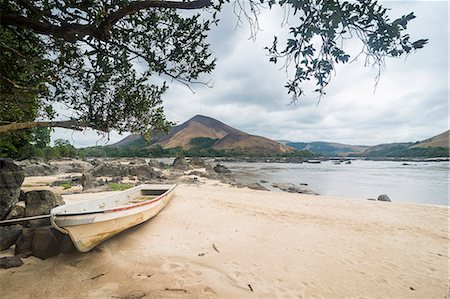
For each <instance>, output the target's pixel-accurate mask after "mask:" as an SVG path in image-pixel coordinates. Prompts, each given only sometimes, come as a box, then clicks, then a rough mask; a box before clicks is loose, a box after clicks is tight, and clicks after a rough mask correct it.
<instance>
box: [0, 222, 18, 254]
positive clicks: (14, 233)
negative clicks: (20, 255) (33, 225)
mask: <svg viewBox="0 0 450 299" xmlns="http://www.w3.org/2000/svg"><path fill="white" fill-rule="evenodd" d="M21 232H22V226H20V225H18V224H16V225H10V226H0V251H1V250H5V249H8V248H9V247H11V246H12V245H14V244H15V243H16V241H17V238H18V237H19V235H20V233H21Z"/></svg>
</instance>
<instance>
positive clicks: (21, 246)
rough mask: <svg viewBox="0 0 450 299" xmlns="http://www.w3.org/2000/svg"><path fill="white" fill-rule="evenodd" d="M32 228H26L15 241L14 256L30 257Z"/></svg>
mask: <svg viewBox="0 0 450 299" xmlns="http://www.w3.org/2000/svg"><path fill="white" fill-rule="evenodd" d="M34 231H35V229H34V228H26V229H24V230H23V231H22V233H21V234H20V236H19V238H18V239H17V241H16V248H15V249H14V254H15V255H18V256H20V257H29V256H30V255H31V246H32V245H33V238H34Z"/></svg>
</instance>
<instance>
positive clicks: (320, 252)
mask: <svg viewBox="0 0 450 299" xmlns="http://www.w3.org/2000/svg"><path fill="white" fill-rule="evenodd" d="M100 194H101V193H96V195H95V196H100ZM88 198H90V196H89V194H86V193H84V194H73V195H65V196H64V199H65V200H66V201H67V202H70V201H76V200H82V199H88ZM447 225H448V208H447V207H441V206H427V205H413V204H396V203H385V202H371V201H360V200H351V199H348V198H337V197H330V196H314V195H306V194H289V193H275V192H264V191H257V190H250V189H248V188H235V187H231V186H229V185H226V184H222V183H220V182H218V181H214V180H208V179H206V178H199V179H198V181H197V182H196V183H194V184H181V185H179V186H178V188H177V190H176V196H175V198H174V199H173V201H172V202H171V203H170V204H169V205H168V206H167V207H166V208H165V209H164V210H163V211H162V212H161V213H160V214H159V215H158V216H157V217H155V218H154V219H152V220H150V221H149V222H147V223H144V224H142V225H140V226H138V227H135V228H132V229H130V230H128V231H126V232H124V233H121V234H119V235H118V236H116V237H114V238H112V239H110V240H108V241H106V242H105V243H103V244H101V245H100V246H99V247H98V248H97V249H95V250H93V251H91V252H89V253H85V254H81V253H78V254H73V255H59V256H57V257H54V258H50V259H48V260H45V261H42V260H39V259H37V258H34V257H29V258H27V259H25V260H24V265H23V266H22V267H20V268H11V269H8V270H2V271H0V281H1V282H2V286H4V287H2V298H42V297H47V298H48V297H50V298H52V297H58V298H80V297H81V298H84V297H88V298H105V297H106V298H159V297H163V296H164V297H189V298H199V297H203V298H209V297H222V298H225V297H253V296H257V297H264V296H266V297H275V296H278V297H294V296H296V297H300V298H321V297H324V298H349V297H357V298H444V296H447V295H448V281H449V274H448V262H449V259H448V246H449V242H448V240H449V239H448V227H447Z"/></svg>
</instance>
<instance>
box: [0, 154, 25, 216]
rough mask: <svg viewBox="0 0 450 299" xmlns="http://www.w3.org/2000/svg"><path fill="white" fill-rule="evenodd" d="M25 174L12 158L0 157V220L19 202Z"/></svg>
mask: <svg viewBox="0 0 450 299" xmlns="http://www.w3.org/2000/svg"><path fill="white" fill-rule="evenodd" d="M24 178H25V175H24V173H23V170H22V168H20V167H19V166H17V165H16V164H14V162H13V160H12V159H0V220H2V219H5V217H6V215H8V213H9V211H10V210H11V208H12V207H13V206H14V205H15V204H16V203H17V201H18V200H19V195H20V186H22V183H23V180H24Z"/></svg>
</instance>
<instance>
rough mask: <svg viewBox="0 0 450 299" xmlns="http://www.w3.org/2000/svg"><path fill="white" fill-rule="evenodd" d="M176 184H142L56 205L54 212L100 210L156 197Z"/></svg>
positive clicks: (70, 212)
mask: <svg viewBox="0 0 450 299" xmlns="http://www.w3.org/2000/svg"><path fill="white" fill-rule="evenodd" d="M173 187H174V185H140V186H136V187H134V188H131V189H128V190H125V191H122V192H119V193H116V194H112V195H109V196H106V197H101V198H97V199H93V200H89V201H83V202H77V203H71V204H66V205H63V206H59V207H56V208H54V209H53V210H52V214H65V213H69V214H72V213H85V212H88V211H89V212H98V211H102V210H106V209H113V208H117V207H120V206H127V205H132V204H136V203H141V202H144V201H147V200H151V199H154V198H156V197H158V196H160V195H162V194H164V193H165V192H168V191H169V190H170V189H172V188H173Z"/></svg>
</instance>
